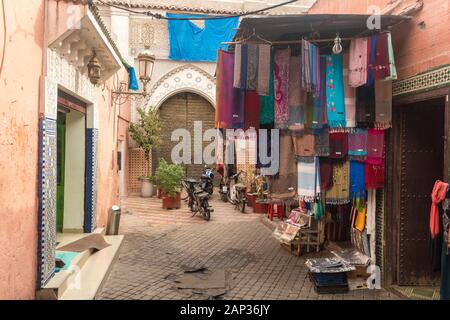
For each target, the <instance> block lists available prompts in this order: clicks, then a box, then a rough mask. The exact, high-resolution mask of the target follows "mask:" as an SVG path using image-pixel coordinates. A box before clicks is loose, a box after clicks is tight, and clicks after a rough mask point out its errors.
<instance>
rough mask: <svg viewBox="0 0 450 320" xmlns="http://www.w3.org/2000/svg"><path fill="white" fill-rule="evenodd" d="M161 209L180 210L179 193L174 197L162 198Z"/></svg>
mask: <svg viewBox="0 0 450 320" xmlns="http://www.w3.org/2000/svg"><path fill="white" fill-rule="evenodd" d="M162 206H163V209H166V210H169V209H180V208H181V193H179V192H178V193H177V195H176V196H175V197H169V196H167V195H166V196H163V198H162Z"/></svg>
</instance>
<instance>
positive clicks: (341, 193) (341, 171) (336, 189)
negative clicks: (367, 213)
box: [326, 161, 350, 204]
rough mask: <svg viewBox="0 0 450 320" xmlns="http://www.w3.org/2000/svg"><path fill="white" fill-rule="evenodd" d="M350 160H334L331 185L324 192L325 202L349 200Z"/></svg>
mask: <svg viewBox="0 0 450 320" xmlns="http://www.w3.org/2000/svg"><path fill="white" fill-rule="evenodd" d="M349 188H350V162H349V161H343V162H335V163H334V165H333V187H332V188H331V189H330V190H328V191H327V192H326V203H327V204H346V203H349V202H350V190H349Z"/></svg>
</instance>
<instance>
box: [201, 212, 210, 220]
mask: <svg viewBox="0 0 450 320" xmlns="http://www.w3.org/2000/svg"><path fill="white" fill-rule="evenodd" d="M203 218H205V220H206V221H209V220H210V219H211V212H209V210H208V209H206V210H205V211H204V214H203Z"/></svg>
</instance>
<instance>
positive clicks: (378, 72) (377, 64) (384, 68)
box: [373, 33, 391, 80]
mask: <svg viewBox="0 0 450 320" xmlns="http://www.w3.org/2000/svg"><path fill="white" fill-rule="evenodd" d="M376 37H377V46H376V49H375V50H376V51H375V60H374V67H373V68H374V74H373V75H374V79H375V80H384V79H386V78H387V77H389V76H390V73H391V67H390V63H389V45H388V37H389V36H388V34H387V33H382V34H379V35H377V36H376Z"/></svg>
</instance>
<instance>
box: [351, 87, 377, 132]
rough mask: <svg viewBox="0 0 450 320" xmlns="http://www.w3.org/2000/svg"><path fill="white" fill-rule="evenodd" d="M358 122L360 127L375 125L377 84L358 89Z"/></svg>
mask: <svg viewBox="0 0 450 320" xmlns="http://www.w3.org/2000/svg"><path fill="white" fill-rule="evenodd" d="M356 122H357V126H358V127H359V128H372V127H373V126H374V125H375V86H374V85H372V86H363V87H359V88H357V89H356Z"/></svg>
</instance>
